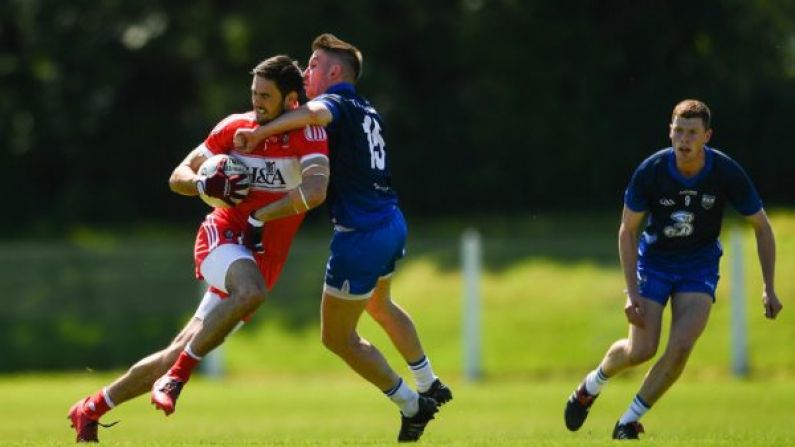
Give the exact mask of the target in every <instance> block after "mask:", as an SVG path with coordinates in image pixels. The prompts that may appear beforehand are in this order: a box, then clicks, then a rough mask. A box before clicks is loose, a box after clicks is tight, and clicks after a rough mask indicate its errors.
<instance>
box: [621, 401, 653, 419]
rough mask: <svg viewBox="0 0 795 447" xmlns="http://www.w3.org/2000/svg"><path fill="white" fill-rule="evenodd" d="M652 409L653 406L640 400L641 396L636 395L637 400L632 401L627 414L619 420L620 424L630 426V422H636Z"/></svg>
mask: <svg viewBox="0 0 795 447" xmlns="http://www.w3.org/2000/svg"><path fill="white" fill-rule="evenodd" d="M650 409H651V405H649V404H647V403H646V402H644V401H643V399H641V398H640V396H638V395H635V398H634V399H632V403H631V404H630V405H629V408H628V409H627V412H626V413H624V415H623V416H621V419H619V420H618V423H619V424H621V425H623V424H629V423H630V422H635V421H637V420H639V419H640V418H641V416H643V415H644V414H646V412H647V411H649V410H650Z"/></svg>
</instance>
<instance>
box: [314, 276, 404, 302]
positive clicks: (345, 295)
mask: <svg viewBox="0 0 795 447" xmlns="http://www.w3.org/2000/svg"><path fill="white" fill-rule="evenodd" d="M394 273H395V272H392V273H387V274H386V275H384V276H379V277H378V279H377V280H376V285H377V284H378V281H380V280H382V279H387V278H391V277H392V275H393V274H394ZM373 292H375V287H373V288H372V289H371V290H370V291H369V292H367V293H363V294H361V295H354V294H352V293H351V292H350V284H349V283H348V281H344V282H343V283H342V289H338V288H336V287H334V286H330V285H328V284H326V283H324V284H323V293H324V294H325V293H327V294H329V295H331V296H333V297H334V298H339V299H341V300H348V301H361V300H368V299H370V298H371V297H372V296H373Z"/></svg>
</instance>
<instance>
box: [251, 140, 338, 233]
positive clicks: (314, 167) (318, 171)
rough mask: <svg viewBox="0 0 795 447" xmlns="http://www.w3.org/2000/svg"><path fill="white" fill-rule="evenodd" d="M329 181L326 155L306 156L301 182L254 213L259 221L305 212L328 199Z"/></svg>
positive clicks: (302, 162) (302, 165)
mask: <svg viewBox="0 0 795 447" xmlns="http://www.w3.org/2000/svg"><path fill="white" fill-rule="evenodd" d="M328 181H329V162H328V158H326V156H324V155H316V156H310V157H305V158H304V159H303V160H302V161H301V184H300V185H299V186H298V187H297V188H295V189H293V190H291V191H290V192H288V193H287V194H286V195H285V196H284V197H283V198H281V199H280V200H277V201H275V202H273V203H271V204H269V205H267V206H265V207H263V208H260V209H258V210H257V211H255V212H254V213H253V217H254V218H255V219H257V220H259V221H262V222H267V221H270V220H274V219H279V218H281V217H287V216H292V215H294V214H300V213H305V212H307V211H309V210H311V209H312V208H316V207H318V206H320V204H322V203H323V202H324V201H325V200H326V189H327V188H328Z"/></svg>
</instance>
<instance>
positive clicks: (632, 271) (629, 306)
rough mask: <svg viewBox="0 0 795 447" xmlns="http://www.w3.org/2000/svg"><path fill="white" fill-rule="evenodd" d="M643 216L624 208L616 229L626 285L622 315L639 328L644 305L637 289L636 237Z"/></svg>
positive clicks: (641, 322) (643, 324)
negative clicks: (619, 223) (625, 299)
mask: <svg viewBox="0 0 795 447" xmlns="http://www.w3.org/2000/svg"><path fill="white" fill-rule="evenodd" d="M645 216H646V213H644V212H640V213H638V212H635V211H632V210H631V209H629V208H628V207H627V206H624V210H623V211H622V213H621V226H620V227H619V229H618V255H619V258H620V259H621V267H622V269H623V270H624V281H625V283H626V285H627V289H626V294H627V303H626V305H625V306H624V313H625V314H626V316H627V321H629V322H630V324H634V325H635V326H638V327H640V328H642V327H644V326H645V323H644V321H643V315H644V310H645V309H644V304H645V303H644V301H643V299H642V298H641V296H640V291H639V289H638V276H637V262H638V235H639V232H640V228H641V225H642V224H643V219H644V217H645Z"/></svg>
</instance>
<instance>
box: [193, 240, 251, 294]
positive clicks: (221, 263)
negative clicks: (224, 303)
mask: <svg viewBox="0 0 795 447" xmlns="http://www.w3.org/2000/svg"><path fill="white" fill-rule="evenodd" d="M238 259H250V260H251V262H253V263H256V261H255V260H254V256H253V255H252V254H251V251H249V250H248V249H247V248H246V247H244V246H242V245H237V244H222V245H219V246H217V247H215V248H214V249H213V250H212V251H211V252H210V253H209V254H208V255H207V257H206V258H204V261H203V262H202V264H201V266H200V267H199V269H200V271H201V274H202V276H203V277H204V280H205V281H207V284H209V285H211V286H213V287H215V288H216V289H218V290H221V291H222V292H224V293H229V291H228V290H226V272H227V271H229V266H230V265H232V263H233V262H235V261H237V260H238Z"/></svg>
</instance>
